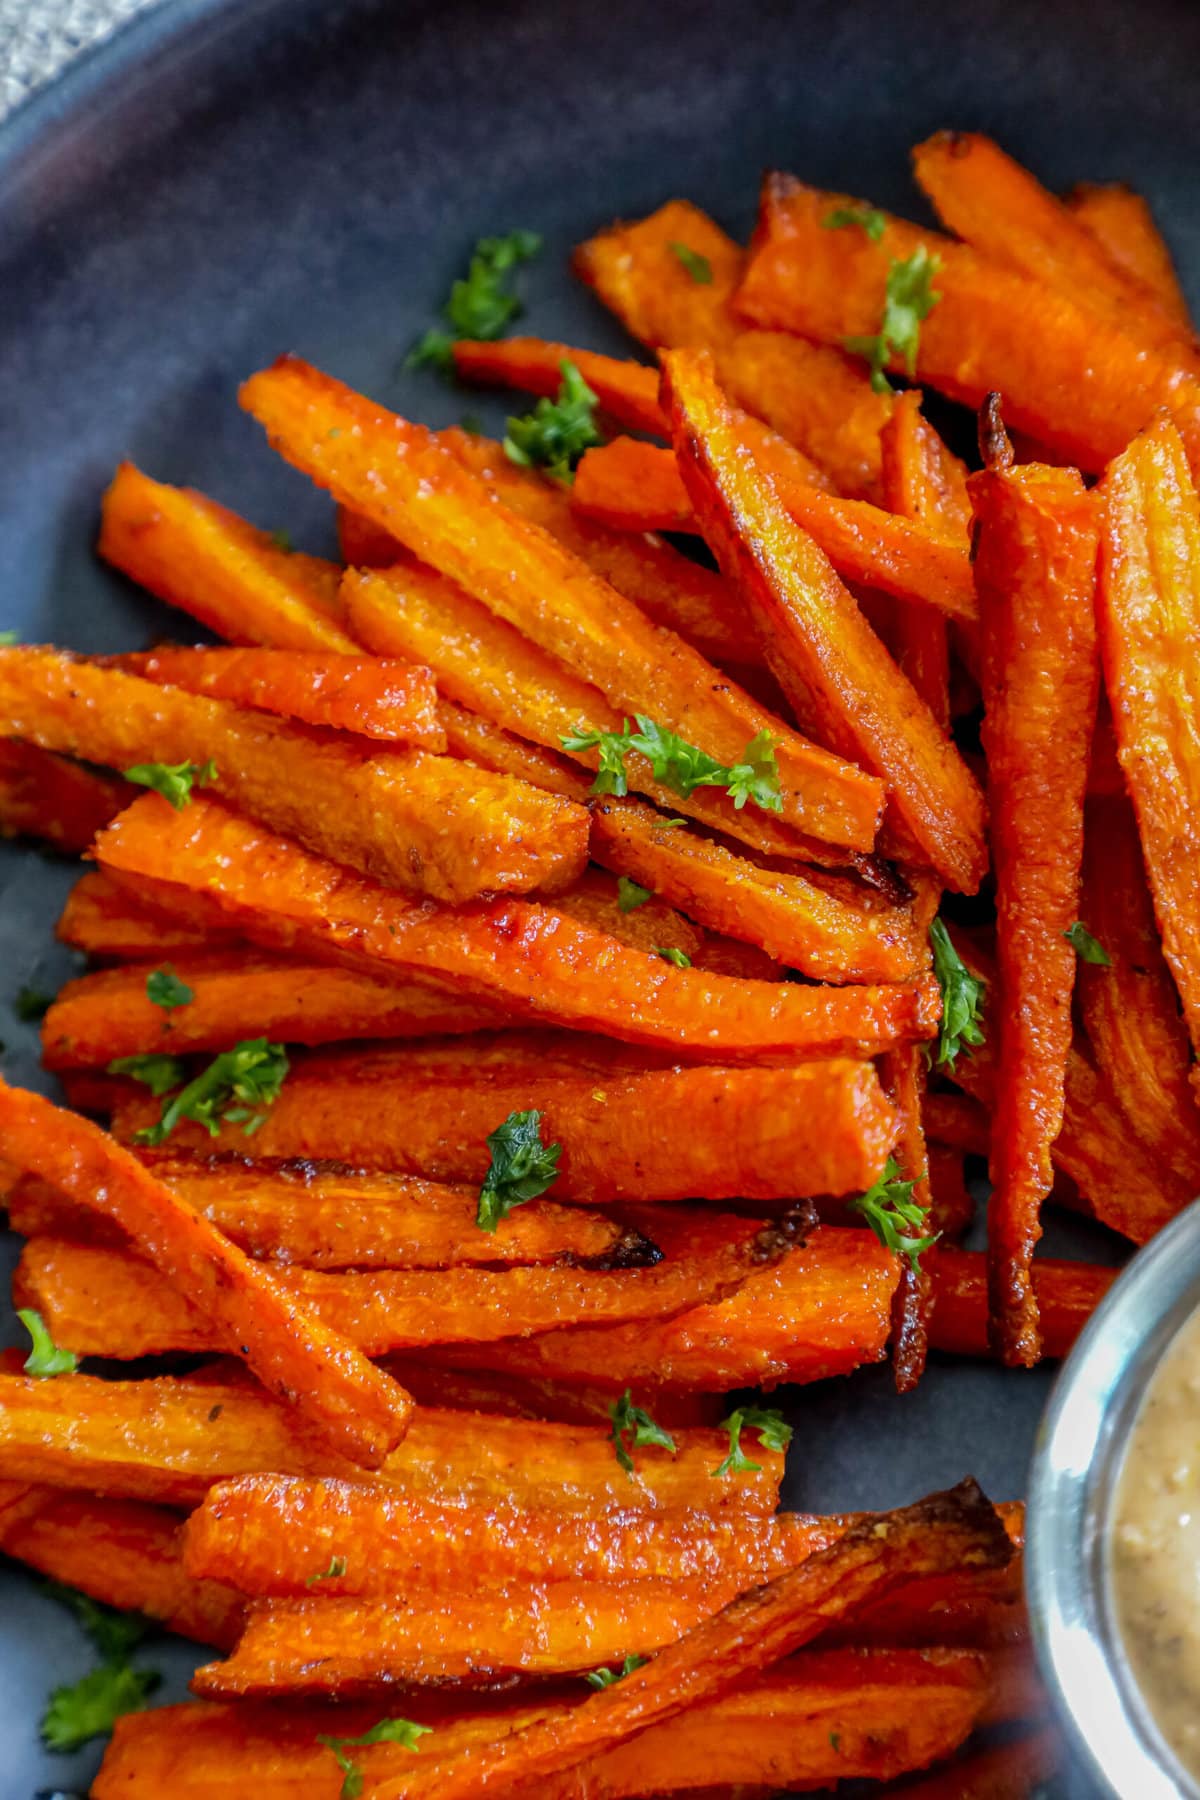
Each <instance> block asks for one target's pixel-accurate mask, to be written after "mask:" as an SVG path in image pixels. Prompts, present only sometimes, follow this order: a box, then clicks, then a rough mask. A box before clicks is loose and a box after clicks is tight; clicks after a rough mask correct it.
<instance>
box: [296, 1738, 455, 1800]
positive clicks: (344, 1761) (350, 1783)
mask: <svg viewBox="0 0 1200 1800" xmlns="http://www.w3.org/2000/svg"><path fill="white" fill-rule="evenodd" d="M432 1729H433V1727H432V1726H431V1725H414V1724H413V1722H412V1720H411V1719H380V1721H379V1723H378V1725H372V1727H371V1729H370V1731H364V1732H363V1734H362V1736H361V1737H345V1738H339V1737H329V1736H328V1735H327V1734H326V1733H325V1732H323V1731H319V1732H318V1733H317V1742H318V1744H324V1745H325V1747H326V1748H327V1749H329V1750H332V1752H333V1754H334V1758H335V1760H336V1762H337V1766H338V1768H339V1769H340V1770H341V1771H342V1776H343V1780H342V1793H341V1800H358V1796H359V1795H360V1794H361V1793H362V1791H363V1772H362V1770H361V1769H360V1768H359V1766H358V1764H357V1763H356V1762H355V1761H354V1759H353V1757H350V1756H347V1755H346V1752H347V1750H356V1749H359V1748H360V1747H363V1746H365V1745H367V1744H403V1745H404V1748H405V1749H406V1750H416V1749H417V1748H418V1746H419V1742H420V1739H421V1738H423V1737H427V1736H428V1734H429V1733H430V1731H432Z"/></svg>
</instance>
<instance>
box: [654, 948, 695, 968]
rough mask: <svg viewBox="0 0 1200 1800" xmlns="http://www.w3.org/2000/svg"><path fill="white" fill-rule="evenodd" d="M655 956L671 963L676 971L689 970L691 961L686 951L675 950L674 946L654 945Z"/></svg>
mask: <svg viewBox="0 0 1200 1800" xmlns="http://www.w3.org/2000/svg"><path fill="white" fill-rule="evenodd" d="M653 949H654V954H655V956H661V957H662V959H663V961H664V962H669V963H672V964H673V965H674V966H675V968H677V969H690V968H691V966H692V959H691V957H690V956H689V955H688V953H687V951H686V950H677V949H676V948H675V946H674V944H655V945H654V946H653Z"/></svg>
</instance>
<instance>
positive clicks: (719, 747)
mask: <svg viewBox="0 0 1200 1800" xmlns="http://www.w3.org/2000/svg"><path fill="white" fill-rule="evenodd" d="M242 404H243V405H244V406H245V408H246V410H247V411H249V412H252V413H253V414H254V416H255V417H257V418H258V420H259V423H260V424H262V425H263V426H264V428H265V429H266V431H267V433H268V435H269V437H270V438H271V440H272V442H273V443H274V445H275V447H276V449H278V450H279V451H280V452H281V453H282V454H284V455H286V456H287V457H288V459H289V460H291V461H293V462H294V463H295V464H296V465H297V466H298V467H301V468H303V469H304V471H305V472H306V473H307V474H308V475H310V476H311V477H312V478H313V479H314V480H316V481H317V482H319V483H320V484H321V485H322V486H326V487H328V488H329V489H330V490H331V491H332V492H333V494H334V497H335V498H336V499H337V500H339V501H340V502H341V503H342V504H344V505H351V506H355V507H357V509H358V510H359V511H361V512H365V513H366V514H367V515H368V517H370V518H373V519H374V520H375V522H376V523H377V524H380V525H383V526H385V527H386V528H387V529H388V530H389V531H391V532H393V534H394V535H396V536H398V537H400V538H401V540H402V541H403V542H405V543H406V544H407V545H408V547H409V549H410V550H412V551H413V552H414V553H415V554H416V555H418V556H420V557H421V558H422V560H424V561H425V562H427V563H431V564H432V565H433V566H434V567H435V568H438V569H440V570H441V572H442V573H443V574H444V575H447V576H449V577H451V578H452V579H454V580H457V581H459V582H460V583H461V585H462V586H464V587H465V588H466V589H467V590H468V592H470V593H472V594H473V595H474V596H475V597H476V598H477V599H480V600H482V601H483V602H484V604H485V605H487V606H488V607H489V608H490V609H491V610H493V611H495V612H497V613H499V614H500V616H501V617H502V618H504V619H506V620H507V621H508V623H510V624H511V625H513V626H515V627H516V628H517V629H518V630H521V631H524V632H525V633H526V634H527V635H529V636H530V637H532V638H533V639H534V640H535V641H536V642H538V643H540V644H541V646H542V648H543V649H544V650H546V651H548V652H549V653H550V654H551V655H553V656H557V657H558V658H559V659H560V660H562V661H565V662H567V663H568V664H571V665H572V666H574V667H575V668H576V669H577V671H578V672H579V674H580V675H581V676H582V677H583V678H584V679H585V680H588V681H591V682H592V683H593V684H594V685H595V686H597V687H599V688H600V689H601V690H602V691H603V692H605V693H606V694H607V695H608V698H609V701H610V703H611V704H612V705H613V706H615V707H624V708H628V709H630V710H637V711H642V712H646V713H648V714H649V715H650V716H651V717H653V718H655V719H657V720H658V721H659V722H660V723H662V724H664V725H669V726H671V727H672V728H673V729H678V728H679V727H680V726H681V725H683V724H686V725H687V728H688V731H689V732H690V734H691V736H690V738H689V741H690V742H694V741H696V738H697V737H700V738H702V739H703V740H704V748H706V749H707V750H708V751H709V753H710V754H711V755H714V756H717V757H718V758H721V757H724V758H726V760H731V759H733V758H736V757H738V756H741V755H742V754H743V752H744V750H745V747H746V744H747V742H748V741H749V738H750V737H752V736H753V735H754V734H755V733H757V732H760V731H763V730H766V731H768V732H769V734H770V735H771V737H772V739H773V741H774V743H775V745H776V754H777V757H778V761H779V767H780V775H781V786H782V790H783V813H782V817H783V819H784V820H785V821H786V822H787V823H789V824H791V825H793V826H795V828H796V829H798V830H800V831H805V832H809V833H811V834H812V835H813V836H815V837H819V838H823V839H824V840H825V841H827V842H833V843H841V844H846V845H848V846H849V847H850V848H852V849H860V850H869V849H871V848H872V847H873V844H874V833H875V822H876V818H877V805H878V789H877V785H876V784H875V783H874V782H873V781H872V780H871V778H870V777H867V776H863V775H862V773H861V772H860V771H859V770H857V769H853V768H851V766H850V765H849V764H847V763H846V762H844V761H840V760H839V759H838V758H837V757H835V756H831V755H829V754H828V753H826V752H823V751H820V750H818V749H817V748H816V747H815V746H813V745H811V744H809V743H807V742H806V741H805V739H803V738H802V737H800V736H799V734H798V733H795V732H793V731H791V730H789V729H788V728H787V727H786V726H783V725H782V724H781V723H780V722H779V721H778V720H777V719H774V718H773V717H772V716H771V715H770V714H769V713H767V712H765V711H764V710H763V709H762V708H761V707H759V706H757V705H756V704H755V702H754V701H753V700H751V699H750V697H749V696H748V695H747V694H745V693H743V692H741V691H740V690H738V689H737V688H736V687H734V685H733V684H732V683H731V682H728V681H725V682H722V681H721V680H720V679H719V677H718V678H714V675H713V671H712V666H711V665H710V664H708V663H706V662H705V661H704V659H703V658H702V657H700V656H698V655H697V653H696V652H695V651H693V650H692V649H691V647H690V646H689V645H687V644H686V643H684V641H683V640H682V639H672V638H670V637H669V636H668V634H667V633H665V632H664V631H662V630H661V629H659V628H656V627H654V626H653V625H651V624H650V623H649V621H648V620H647V619H646V618H645V617H644V615H643V614H642V613H641V612H640V611H639V610H638V608H637V607H636V606H635V605H633V603H632V602H630V601H627V600H625V598H624V597H623V596H622V595H620V594H619V593H618V592H617V590H616V589H615V588H613V587H612V586H611V585H610V584H609V583H608V582H606V581H604V580H603V579H602V578H600V577H599V576H596V575H594V574H593V573H592V571H591V570H590V569H588V567H587V565H586V564H583V563H581V562H580V560H579V559H578V558H576V557H574V556H572V555H571V554H570V553H569V552H567V551H565V550H564V549H563V548H562V547H561V546H560V545H559V544H558V543H557V542H556V541H555V540H554V539H553V538H551V537H549V536H548V535H547V534H546V533H545V532H543V531H542V530H541V529H540V528H539V527H537V526H534V525H531V524H530V523H529V522H528V521H526V520H523V519H521V518H519V517H518V516H517V515H516V514H515V513H513V512H512V511H511V510H510V509H509V508H507V507H506V506H504V505H503V504H502V503H498V502H497V501H495V500H494V499H492V498H491V497H490V496H489V495H488V493H487V490H486V488H484V487H483V486H482V484H481V483H480V482H479V481H478V480H477V479H475V478H474V477H472V476H471V475H470V474H468V473H467V471H466V470H465V469H463V468H462V467H461V466H460V465H458V464H457V463H455V462H454V460H453V458H452V457H450V456H449V455H448V454H447V453H446V451H445V450H444V449H443V448H442V447H441V446H440V445H438V444H437V443H435V442H434V441H433V439H432V438H431V437H430V434H429V433H428V432H427V431H425V430H424V429H423V428H422V427H419V426H415V425H411V424H408V423H407V422H405V421H403V420H399V419H397V418H396V417H395V416H394V415H393V414H390V413H387V412H384V411H383V410H382V409H380V408H378V407H376V406H374V405H372V404H371V403H370V402H369V401H367V400H365V399H363V397H362V396H361V395H357V394H355V393H354V392H353V391H352V390H351V389H349V388H346V387H344V386H343V385H342V384H341V383H340V382H336V381H334V380H332V379H331V378H330V377H329V376H325V375H322V374H321V373H320V372H319V371H318V370H316V369H313V368H311V367H309V366H308V365H306V364H304V363H301V362H299V361H297V360H295V359H291V360H284V361H281V362H278V363H276V364H275V366H274V367H273V368H271V369H269V370H265V371H263V372H261V373H260V374H258V375H255V376H252V377H251V379H250V381H249V382H247V383H246V384H245V386H244V387H243V389H242ZM339 428H340V431H341V435H340V436H334V437H330V435H329V433H330V432H331V431H332V432H335V433H336V432H337V431H338V430H339ZM714 687H715V689H716V690H717V691H715V692H714ZM698 694H699V695H701V696H702V700H703V703H702V704H701V703H700V702H698V700H697V695H698ZM729 813H730V816H731V817H732V816H733V808H732V806H730V807H729Z"/></svg>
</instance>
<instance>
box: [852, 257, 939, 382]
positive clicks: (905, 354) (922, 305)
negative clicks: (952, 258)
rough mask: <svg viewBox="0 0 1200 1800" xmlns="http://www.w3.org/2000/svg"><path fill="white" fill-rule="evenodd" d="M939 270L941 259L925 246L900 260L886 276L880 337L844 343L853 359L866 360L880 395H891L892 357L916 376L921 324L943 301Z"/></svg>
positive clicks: (856, 339)
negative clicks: (936, 283) (936, 281)
mask: <svg viewBox="0 0 1200 1800" xmlns="http://www.w3.org/2000/svg"><path fill="white" fill-rule="evenodd" d="M940 267H941V258H940V257H938V256H931V255H930V253H929V251H928V250H927V249H926V248H925V246H924V244H918V245H917V248H916V249H915V250H914V251H913V253H912V255H911V256H909V257H905V258H903V259H901V258H897V259H896V260H895V261H894V262H893V263H892V266H891V268H890V269H889V270H888V273H887V286H886V288H885V291H884V301H883V318H882V319H881V321H880V324H879V332H878V334H877V336H875V337H848V338H847V339H846V340H845V345H846V349H847V350H849V351H850V353H851V355H852V356H865V357H866V359H867V362H868V364H869V365H870V370H871V386H872V387H873V388H874V389H875V392H876V393H877V394H887V393H890V392H891V383H890V382H889V381H888V378H887V373H886V371H887V366H888V364H889V362H890V361H891V359H892V357H894V356H898V357H899V358H900V360H901V361H902V363H903V364H904V367H905V369H906V371H907V372H908V374H909V375H910V376H913V375H915V374H916V372H917V346H918V344H919V343H920V339H921V321H922V320H923V319H927V318H928V317H929V315H930V313H931V312H932V311H933V309H934V307H935V306H936V305H937V303H938V301H939V300H940V299H941V297H942V296H941V295H940V294H937V293H935V292H934V290H933V278H934V276H935V275H936V274H937V272H938V270H939V268H940Z"/></svg>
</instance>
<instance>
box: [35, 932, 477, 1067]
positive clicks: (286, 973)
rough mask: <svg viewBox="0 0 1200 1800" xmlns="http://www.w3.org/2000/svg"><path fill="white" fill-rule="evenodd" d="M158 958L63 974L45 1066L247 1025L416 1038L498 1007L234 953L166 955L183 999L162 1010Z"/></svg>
mask: <svg viewBox="0 0 1200 1800" xmlns="http://www.w3.org/2000/svg"><path fill="white" fill-rule="evenodd" d="M162 966H163V964H162V962H161V961H158V962H153V963H130V964H126V965H125V966H124V967H123V968H119V969H103V970H100V971H98V972H94V973H92V974H90V975H84V976H82V977H81V978H80V979H79V980H78V981H69V982H68V983H67V984H66V986H65V987H64V988H61V989H60V990H59V993H58V996H57V998H56V999H55V1001H54V1004H53V1005H52V1006H51V1007H50V1009H49V1011H48V1012H47V1014H46V1017H45V1020H44V1021H43V1024H42V1053H43V1060H44V1062H45V1066H46V1067H47V1068H48V1069H89V1068H97V1067H102V1066H103V1065H105V1064H106V1063H109V1062H111V1061H113V1059H114V1058H116V1057H122V1056H139V1055H143V1054H145V1053H146V1052H149V1051H153V1050H162V1051H166V1052H168V1053H173V1054H175V1055H179V1056H185V1055H187V1053H188V1052H189V1051H191V1050H228V1049H231V1048H232V1047H233V1045H234V1044H236V1043H238V1042H239V1041H240V1040H241V1039H243V1038H244V1037H245V1036H246V1031H247V1027H248V1026H252V1027H253V1029H254V1031H255V1032H256V1033H257V1034H258V1035H259V1036H265V1037H269V1038H270V1039H272V1041H273V1042H275V1043H283V1044H329V1043H338V1042H340V1041H342V1040H344V1039H346V1038H372V1037H377V1038H392V1037H424V1036H427V1035H428V1034H430V1033H432V1032H458V1031H482V1030H486V1029H487V1028H488V1027H489V1026H495V1025H498V1024H502V1023H503V1020H504V1015H503V1013H502V1012H499V1011H497V1010H496V1009H495V1008H492V1007H487V1006H482V1005H480V1003H479V1002H478V1001H477V1000H464V999H460V998H459V997H457V996H456V995H455V994H453V993H450V992H443V991H441V990H439V989H437V988H435V987H431V986H428V985H427V984H425V983H418V982H389V981H379V980H375V979H372V977H370V976H368V975H361V974H359V973H358V972H357V971H356V970H354V969H338V968H333V967H330V966H329V965H328V964H323V963H315V964H304V963H297V962H291V961H288V960H287V959H285V958H283V957H274V958H272V957H266V956H261V955H255V954H254V953H252V952H244V953H242V954H240V955H238V954H235V955H230V954H229V953H228V952H225V953H222V952H220V951H217V952H213V953H210V954H207V955H203V956H195V955H187V956H179V957H176V958H175V959H174V961H173V962H172V964H171V968H172V970H173V971H174V973H175V974H176V975H177V976H178V977H179V979H180V981H182V982H183V983H184V984H185V986H187V987H188V988H190V989H191V992H192V998H191V1000H189V1001H188V1003H187V1005H186V1006H176V1007H172V1008H170V1009H169V1010H167V1009H165V1008H163V1007H161V1006H157V1005H155V1004H154V1002H153V1001H152V1000H150V998H149V996H148V994H147V991H146V982H147V979H148V977H149V976H150V975H151V974H153V972H154V970H155V969H161V968H162Z"/></svg>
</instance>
